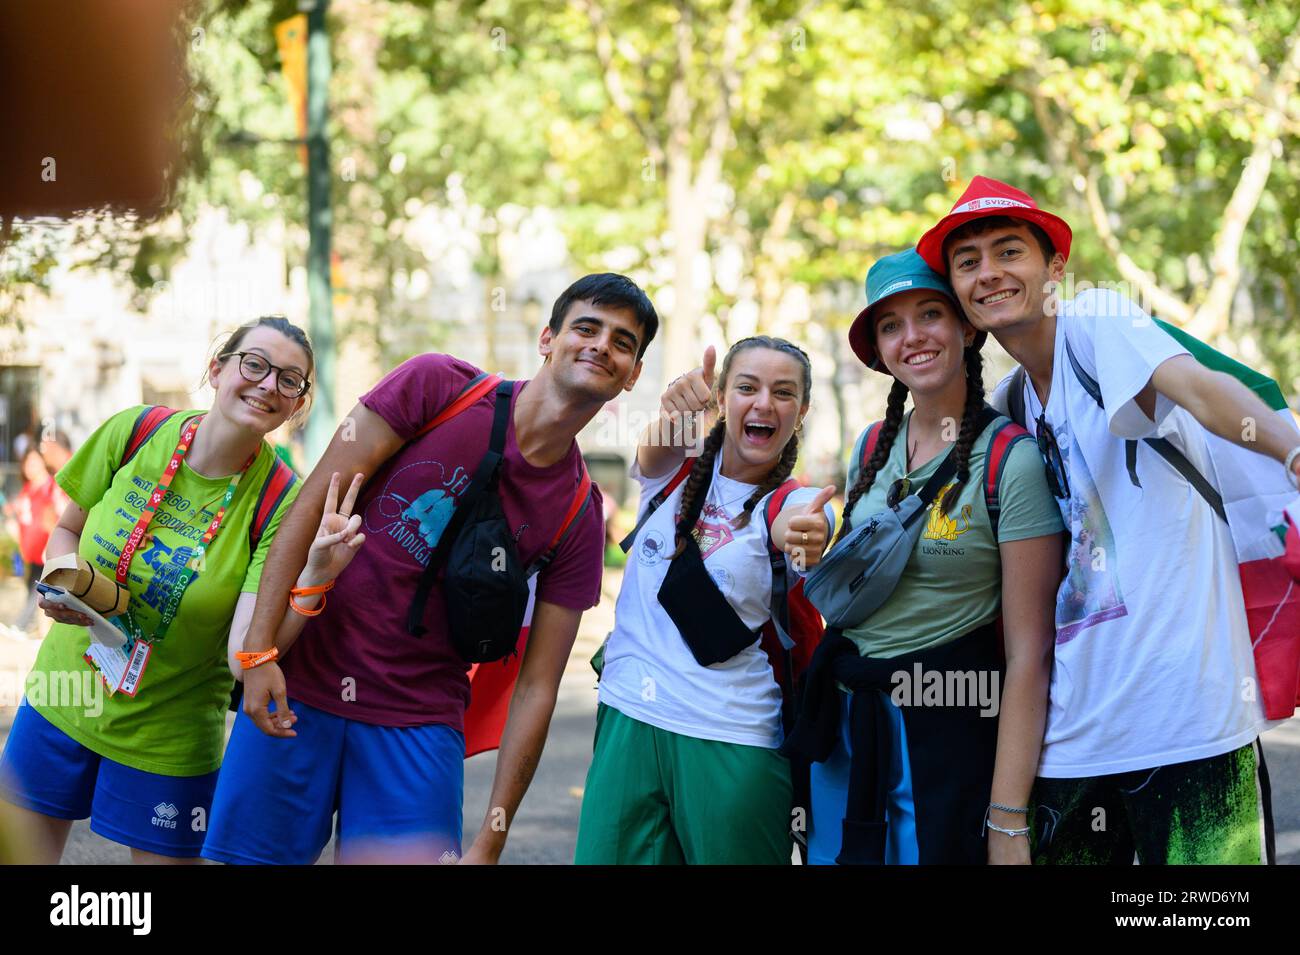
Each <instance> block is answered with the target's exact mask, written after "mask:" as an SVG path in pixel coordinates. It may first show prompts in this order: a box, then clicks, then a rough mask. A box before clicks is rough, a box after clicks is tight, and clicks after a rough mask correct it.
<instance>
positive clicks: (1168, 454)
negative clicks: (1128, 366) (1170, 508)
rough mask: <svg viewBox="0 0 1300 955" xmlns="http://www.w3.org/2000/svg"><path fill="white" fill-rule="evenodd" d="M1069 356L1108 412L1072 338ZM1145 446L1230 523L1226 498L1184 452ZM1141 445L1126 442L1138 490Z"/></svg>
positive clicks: (1162, 441)
mask: <svg viewBox="0 0 1300 955" xmlns="http://www.w3.org/2000/svg"><path fill="white" fill-rule="evenodd" d="M1065 354H1066V356H1067V357H1068V358H1069V359H1070V367H1071V368H1072V369H1074V377H1075V378H1077V379H1078V380H1079V384H1080V385H1082V386H1083V390H1084V391H1086V392H1087V393H1088V397H1090V398H1091V399H1092V400H1093V401H1095V402H1097V407H1098V408H1101V409H1102V410H1103V411H1104V410H1105V408H1106V405H1105V403H1104V402H1103V401H1102V397H1101V387H1100V386H1099V385H1098V384H1097V379H1096V378H1093V377H1092V375H1090V374H1088V371H1087V369H1085V368H1084V367H1083V364H1082V363H1081V362H1080V361H1079V358H1078V356H1077V355H1075V353H1074V349H1073V348H1072V347H1071V346H1070V336H1069V335H1066V336H1065ZM1142 443H1143V444H1145V445H1146V446H1147V447H1149V448H1150V449H1151V450H1152V451H1154V452H1155V453H1156V454H1158V455H1160V456H1161V457H1162V458H1164V459H1165V461H1166V462H1168V463H1169V465H1170V467H1172V468H1173V469H1174V470H1175V471H1177V472H1178V473H1179V474H1181V475H1182V476H1183V479H1184V480H1185V481H1187V483H1188V484H1190V485H1191V486H1192V487H1193V488H1195V490H1196V493H1197V494H1199V495H1201V497H1202V498H1203V499H1204V500H1205V503H1206V504H1208V505H1210V509H1211V510H1213V511H1214V513H1215V514H1217V515H1218V516H1219V519H1220V520H1221V521H1223V522H1224V523H1225V524H1226V523H1227V522H1228V512H1227V511H1226V510H1225V509H1224V506H1223V496H1222V495H1221V494H1220V493H1219V492H1218V491H1217V490H1215V488H1214V485H1212V484H1211V483H1210V482H1209V481H1207V480H1206V479H1205V475H1203V474H1201V472H1200V471H1198V470H1196V466H1195V465H1194V464H1192V462H1191V461H1189V460H1187V456H1186V455H1185V454H1183V452H1182V451H1179V450H1178V448H1176V447H1174V446H1173V445H1172V444H1171V443H1170V442H1169V440H1168V439H1167V438H1143V439H1142ZM1137 445H1138V443H1137V441H1134V440H1128V441H1125V442H1124V461H1125V464H1126V465H1127V466H1128V476H1129V480H1130V481H1132V482H1133V486H1134V487H1141V486H1142V482H1141V481H1139V480H1138V476H1137Z"/></svg>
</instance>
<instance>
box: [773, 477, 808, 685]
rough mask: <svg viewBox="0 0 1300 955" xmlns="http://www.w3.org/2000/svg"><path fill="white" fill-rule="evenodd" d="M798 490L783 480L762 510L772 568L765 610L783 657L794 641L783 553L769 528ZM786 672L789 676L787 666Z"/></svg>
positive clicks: (797, 484)
mask: <svg viewBox="0 0 1300 955" xmlns="http://www.w3.org/2000/svg"><path fill="white" fill-rule="evenodd" d="M801 486H802V485H800V483H799V482H798V481H796V480H795V479H794V478H786V480H785V481H784V482H783V483H782V484H781V486H780V487H778V488H777V489H776V490H775V491H773V492H772V493H771V494H769V495H768V497H767V507H765V508H764V509H763V516H764V517H765V518H766V519H767V560H768V563H769V564H771V566H772V595H771V601H770V603H769V604H768V606H769V607H770V608H771V612H772V623H773V625H774V626H775V627H776V635H777V637H779V638H780V640H781V646H782V648H783V649H784V650H785V651H786V653H787V654H788V653H789V652H790V650H791V648H793V647H794V637H792V636H791V635H790V588H789V587H788V586H787V585H786V572H785V551H784V550H783V549H782V548H780V547H777V546H776V542H775V541H773V540H772V525H773V524H774V523H776V519H777V517H779V516H780V514H781V509H782V508H783V507H785V502H786V501H787V500H788V499H789V497H790V495H791V494H792V493H793V492H794V491H796V490H798V489H799V488H800V487H801ZM786 672H787V673H788V672H789V667H788V666H787V669H786Z"/></svg>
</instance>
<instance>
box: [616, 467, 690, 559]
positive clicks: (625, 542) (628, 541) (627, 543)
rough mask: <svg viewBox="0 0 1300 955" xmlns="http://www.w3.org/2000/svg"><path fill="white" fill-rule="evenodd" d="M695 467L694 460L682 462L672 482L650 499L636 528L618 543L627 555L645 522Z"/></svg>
mask: <svg viewBox="0 0 1300 955" xmlns="http://www.w3.org/2000/svg"><path fill="white" fill-rule="evenodd" d="M693 467H695V459H694V458H687V459H686V460H685V461H683V462H682V466H681V467H680V468H678V469H677V473H676V474H674V475H673V476H672V478H671V480H669V482H668V483H667V484H665V485H664V486H663V487H661V488H660V489H659V491H658V492H657V493H656V494H655V496H654V497H652V498H650V504H649V505H648V506H647V507H646V509H645V513H644V514H642V515H641V516H640V517H639V518H638V519H637V522H636V526H635V527H633V528H632V530H630V531H629V532H628V535H627V536H626V537H624V538H623V539H622V540H621V541H619V542H618V546H619V550H621V551H622V552H623V553H625V554H626V553H627V552H628V551H630V550H631V549H632V542H633V541H634V540H636V535H637V534H639V533H641V528H643V527H645V522H646V521H648V520H650V515H651V514H653V513H654V512H655V511H657V510H659V508H660V507H661V506H662V505H663V503H664V501H666V500H668V498H669V497H670V496H671V495H672V493H673V491H675V490H677V488H678V487H679V486H680V485H681V483H682V482H683V481H685V480H686V478H687V476H688V475H689V474H690V473H691V468H693Z"/></svg>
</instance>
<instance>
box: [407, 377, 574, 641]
mask: <svg viewBox="0 0 1300 955" xmlns="http://www.w3.org/2000/svg"><path fill="white" fill-rule="evenodd" d="M480 380H482V379H475V381H474V382H472V383H471V385H476V384H478V383H479V381H480ZM514 386H515V383H514V382H513V381H506V380H503V381H500V383H498V384H497V385H496V389H495V390H496V406H495V413H494V416H493V419H492V437H491V439H490V440H489V442H488V450H487V453H486V454H484V455H483V458H482V460H480V461H479V463H478V468H477V470H475V472H474V479H473V481H472V482H471V483H470V486H469V487H468V488H467V489H466V491H465V493H464V495H462V497H461V499H460V501H459V502H458V503H457V505H456V510H455V512H454V514H453V515H452V518H451V520H450V521H449V522H448V524H447V526H446V528H444V530H443V532H442V536H441V537H440V538H439V539H438V547H437V550H435V551H434V553H433V556H432V557H430V558H429V563H428V564H427V565H426V566H425V568H424V573H423V574H421V575H420V583H419V585H418V586H417V587H416V590H415V597H414V599H413V600H412V601H411V606H410V609H409V611H408V612H407V618H406V629H407V632H408V633H411V634H414V635H416V636H420V635H423V634H424V632H425V627H424V625H423V620H424V610H425V605H426V604H427V602H428V599H429V591H430V590H431V589H432V588H433V585H434V582H435V580H436V578H437V577H438V573H439V570H441V569H443V568H445V571H443V573H442V590H443V596H444V599H445V602H446V606H447V631H448V633H449V635H450V637H451V642H452V645H453V646H454V647H455V648H456V652H457V653H459V654H460V655H461V657H462V658H463V659H464V660H465V662H467V663H488V662H491V661H493V660H502V659H504V658H506V657H508V656H510V655H512V654H513V653H515V650H516V647H517V645H518V642H519V631H520V628H521V626H522V625H523V622H524V614H525V613H526V611H527V609H528V596H529V591H528V580H529V578H530V577H532V576H533V575H534V574H536V573H539V572H540V571H542V570H543V569H545V568H546V566H547V565H549V564H550V563H551V561H553V560H554V559H555V554H556V551H557V550H558V549H559V544H560V542H561V541H562V540H563V537H564V535H565V534H566V532H567V531H568V529H569V527H570V526H571V525H572V524H573V523H574V521H575V519H576V517H577V513H574V509H572V508H571V509H570V514H569V515H568V518H567V519H566V521H565V525H564V527H562V528H561V531H560V534H558V535H556V538H555V540H553V541H552V543H551V546H550V547H548V548H547V549H546V551H545V553H543V554H542V556H541V557H539V558H538V559H537V560H536V561H534V562H533V564H532V565H531V566H529V567H527V568H525V567H523V565H522V562H521V561H520V559H519V551H518V548H517V547H516V546H515V539H514V535H513V534H512V533H511V532H510V526H509V524H508V523H507V522H506V517H505V512H504V511H503V510H502V508H501V498H500V495H499V494H498V486H499V485H500V481H501V462H502V460H503V458H504V456H505V446H506V428H507V425H508V424H509V423H510V399H511V396H512V395H513V393H514ZM457 404H459V405H461V407H462V408H463V407H466V406H467V405H465V404H463V403H461V402H457ZM449 410H450V409H449ZM435 420H438V421H441V420H445V417H444V416H442V415H440V416H439V418H438V419H435ZM425 430H427V428H426V429H425ZM590 486H591V481H590V478H589V477H588V476H587V475H586V472H585V470H584V473H583V480H582V483H581V485H580V487H579V494H580V495H581V498H582V503H581V505H580V506H579V511H580V510H581V509H583V508H585V506H586V502H587V494H588V491H589V489H590Z"/></svg>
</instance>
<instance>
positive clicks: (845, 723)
mask: <svg viewBox="0 0 1300 955" xmlns="http://www.w3.org/2000/svg"><path fill="white" fill-rule="evenodd" d="M837 692H838V693H839V697H840V738H839V739H838V740H836V743H835V749H834V750H832V751H831V755H830V756H829V757H828V758H827V760H826V762H824V763H813V764H812V815H811V817H810V818H809V821H808V864H809V865H834V864H835V857H836V856H838V855H839V854H840V842H841V840H842V839H843V833H844V827H843V825H842V823H843V821H844V810H845V807H847V806H848V802H849V761H850V759H851V753H852V748H851V747H850V745H849V694H847V693H845V692H844V691H843V690H838V691H837ZM889 715H890V722H891V724H892V726H891V732H892V735H893V757H892V759H891V760H890V763H889V781H888V783H889V794H888V795H887V796H886V800H885V818H886V819H887V820H888V822H889V829H888V834H887V836H886V838H885V865H916V864H917V862H918V861H919V860H920V857H921V856H920V851H919V850H918V848H917V844H916V809H915V806H914V804H913V802H912V774H911V772H910V771H909V764H908V758H907V733H906V732H905V731H904V729H903V713H902V711H901V710H900V709H899V708H898V707H897V706H895V705H893V704H892V701H891V705H890V707H889Z"/></svg>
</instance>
